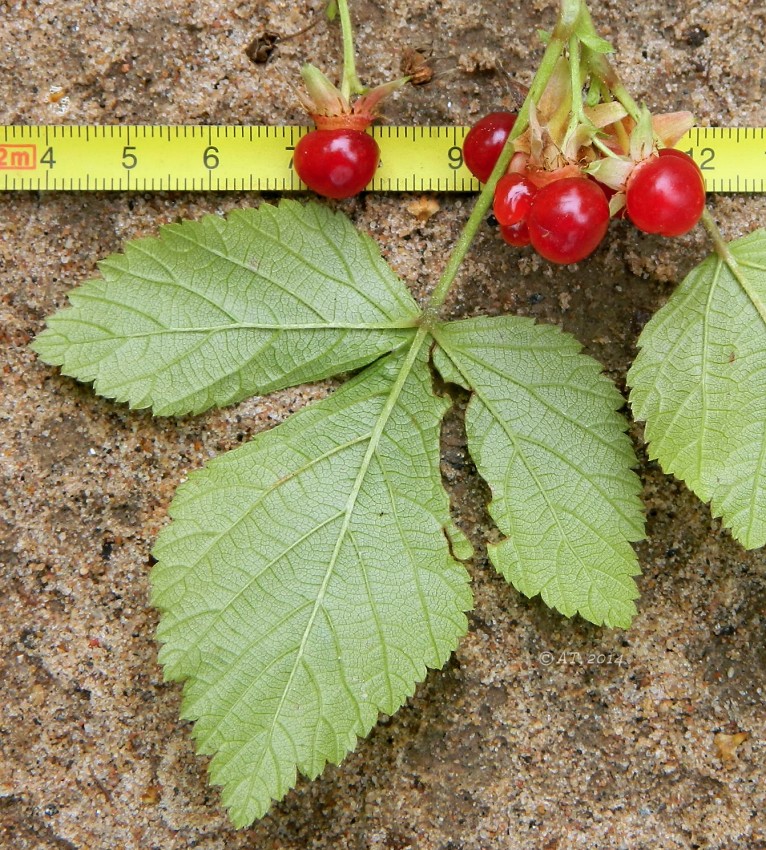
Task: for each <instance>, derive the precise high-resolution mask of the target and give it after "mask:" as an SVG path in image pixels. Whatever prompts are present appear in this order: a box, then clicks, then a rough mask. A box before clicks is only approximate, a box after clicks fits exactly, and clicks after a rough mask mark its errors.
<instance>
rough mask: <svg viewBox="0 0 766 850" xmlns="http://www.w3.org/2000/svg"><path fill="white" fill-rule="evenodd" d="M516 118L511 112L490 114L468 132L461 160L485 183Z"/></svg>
mask: <svg viewBox="0 0 766 850" xmlns="http://www.w3.org/2000/svg"><path fill="white" fill-rule="evenodd" d="M515 123H516V116H515V115H514V114H513V113H512V112H490V113H489V115H485V116H484V117H483V118H481V119H479V120H478V121H477V122H476V123H475V124H474V125H473V127H471V129H470V130H469V131H468V134H467V135H466V137H465V141H464V142H463V160H464V161H465V164H466V167H467V168H468V170H469V171H470V172H471V174H473V176H474V177H476V178H477V179H478V180H481V182H482V183H486V182H487V180H489V175H490V174H492V169H493V168H494V167H495V163H496V162H497V160H498V157H499V156H500V151H501V150H502V149H503V146H504V145H505V140H506V139H507V138H508V136H509V135H510V132H511V130H512V129H513V125H514V124H515Z"/></svg>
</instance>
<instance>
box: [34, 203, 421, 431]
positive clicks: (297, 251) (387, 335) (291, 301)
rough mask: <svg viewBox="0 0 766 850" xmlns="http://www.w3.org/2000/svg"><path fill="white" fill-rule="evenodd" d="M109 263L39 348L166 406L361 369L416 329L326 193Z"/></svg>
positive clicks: (115, 390)
mask: <svg viewBox="0 0 766 850" xmlns="http://www.w3.org/2000/svg"><path fill="white" fill-rule="evenodd" d="M100 269H101V272H102V274H103V280H91V281H89V282H87V283H85V284H84V285H83V286H80V287H78V288H77V289H75V290H74V292H72V294H71V295H70V301H71V304H72V306H71V307H69V308H67V309H64V310H61V311H59V312H58V313H56V314H55V315H53V316H52V317H51V318H50V319H49V320H48V328H47V330H45V331H44V332H43V333H42V334H41V335H40V336H39V337H38V338H37V340H36V341H35V343H34V348H35V350H36V351H37V352H38V353H39V354H40V356H41V357H42V358H43V359H44V360H45V361H47V362H48V363H51V364H55V365H60V366H61V367H62V371H63V372H64V374H66V375H71V376H73V377H75V378H78V379H79V380H82V381H93V382H94V384H95V389H96V392H98V393H100V394H101V395H104V396H108V397H109V398H115V399H117V400H118V401H127V402H128V403H129V404H130V405H131V406H132V407H139V408H140V407H150V406H151V407H152V408H153V409H154V412H155V413H156V414H160V415H168V414H181V413H187V412H190V411H191V412H199V411H202V410H205V409H207V408H209V407H212V406H214V405H218V406H220V405H225V404H229V403H231V402H234V401H238V400H240V399H242V398H245V397H247V396H249V395H253V394H263V393H268V392H271V391H272V390H275V389H279V388H281V387H285V386H290V385H293V384H299V383H304V382H307V381H314V380H318V379H320V378H324V377H328V376H330V375H335V374H338V373H339V372H343V371H346V370H350V369H354V368H357V367H359V366H362V365H364V364H366V363H369V362H371V361H372V360H374V359H375V358H377V357H379V356H380V355H381V354H385V353H387V352H389V351H391V350H393V349H394V348H396V347H397V346H399V345H401V344H402V343H403V342H405V341H406V340H407V339H408V338H410V337H411V336H412V333H413V332H412V330H411V327H412V325H413V324H414V320H415V318H416V317H417V315H418V308H417V305H416V304H415V302H414V301H413V300H412V297H411V296H410V294H409V292H408V291H407V288H406V287H405V286H404V284H403V283H402V282H401V281H400V280H399V279H398V278H397V277H396V275H395V274H394V273H393V272H392V271H391V269H390V268H389V267H388V266H387V265H386V264H385V263H384V262H383V260H382V259H381V257H380V255H379V253H378V249H377V247H376V246H375V244H374V243H373V242H372V240H371V239H369V238H368V237H366V236H363V235H361V234H360V233H359V232H358V231H356V230H355V229H354V227H353V226H352V224H351V222H350V221H349V220H348V219H347V218H346V217H345V216H343V215H339V214H334V213H332V212H330V211H329V210H328V209H327V208H325V207H323V206H320V205H318V204H314V203H310V204H307V205H305V206H303V205H300V204H298V203H296V202H293V201H283V202H282V203H281V204H280V205H279V207H273V206H270V205H268V204H264V205H262V206H261V207H260V208H258V209H256V210H253V209H248V210H240V211H237V212H233V213H231V215H230V216H229V217H228V219H223V218H221V217H218V216H208V217H206V218H204V219H203V220H202V221H199V222H184V223H183V224H174V225H168V226H166V227H163V228H162V230H161V235H160V236H159V238H151V239H139V240H137V241H134V242H130V243H128V244H127V245H126V247H125V252H124V254H116V255H113V256H112V257H110V258H109V259H107V260H105V261H104V262H102V263H101V264H100Z"/></svg>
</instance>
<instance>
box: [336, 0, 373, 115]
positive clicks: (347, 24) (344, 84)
mask: <svg viewBox="0 0 766 850" xmlns="http://www.w3.org/2000/svg"><path fill="white" fill-rule="evenodd" d="M336 2H337V8H338V16H339V17H340V30H341V37H342V39H343V75H342V77H341V83H340V92H341V94H342V95H343V97H345V98H346V99H348V98H349V97H351V95H352V94H364V93H365V92H366V91H367V88H366V87H365V86H363V85H362V83H361V81H360V79H359V76H358V75H357V73H356V53H355V51H354V30H353V27H352V26H351V14H350V13H349V10H348V2H347V0H336Z"/></svg>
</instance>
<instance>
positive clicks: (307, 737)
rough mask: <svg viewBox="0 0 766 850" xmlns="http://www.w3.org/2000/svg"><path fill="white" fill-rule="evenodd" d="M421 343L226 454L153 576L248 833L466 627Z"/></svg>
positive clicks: (178, 661) (193, 714)
mask: <svg viewBox="0 0 766 850" xmlns="http://www.w3.org/2000/svg"><path fill="white" fill-rule="evenodd" d="M425 348H426V346H425V345H422V336H420V337H418V338H417V340H416V341H415V343H414V344H413V346H412V347H411V348H410V354H408V356H407V357H405V355H403V354H401V353H399V354H394V355H391V356H389V357H387V358H385V359H384V360H382V361H380V362H378V363H376V364H374V365H373V366H370V367H368V369H367V370H366V371H364V372H363V373H361V374H360V375H359V376H357V377H356V378H355V379H354V380H352V381H350V382H349V383H347V384H344V385H343V386H342V387H341V388H340V389H338V390H337V391H336V392H335V393H334V394H333V395H332V396H330V397H329V398H328V399H326V400H324V401H321V402H319V403H318V404H314V405H311V406H310V407H308V408H304V409H303V410H301V411H300V412H298V413H296V414H294V415H293V416H291V417H290V418H289V419H288V420H287V421H286V422H285V423H283V424H282V425H279V426H278V427H276V428H274V429H272V430H270V431H267V432H265V433H262V434H259V435H258V436H257V437H256V438H255V439H254V440H253V441H252V442H251V443H250V444H248V445H246V446H243V447H242V448H239V449H237V450H235V451H232V452H229V453H228V454H225V455H223V456H222V457H220V458H217V459H216V460H213V461H212V462H211V463H209V464H208V465H207V466H206V467H205V468H204V469H203V470H201V471H199V472H197V473H194V474H193V475H192V476H191V477H190V479H189V481H188V482H187V483H186V484H184V485H183V486H182V487H180V488H179V491H178V494H177V496H176V498H175V500H174V501H173V504H172V506H171V511H170V512H171V515H172V517H173V522H172V524H171V525H170V526H169V527H168V528H167V529H166V530H165V531H164V532H163V533H162V534H161V535H160V538H159V540H158V542H157V545H156V549H155V552H154V554H155V556H156V557H157V558H158V561H159V563H158V564H157V565H156V566H155V568H154V570H153V571H152V582H153V588H154V594H153V601H154V604H156V605H157V606H158V607H159V608H160V609H161V610H162V611H163V616H162V622H161V625H160V628H159V639H160V640H161V641H162V642H163V644H164V645H163V647H162V651H161V661H162V663H163V664H164V666H165V672H166V675H167V677H168V678H170V679H182V680H186V687H185V691H184V695H185V696H184V705H183V715H184V717H186V718H190V719H192V720H194V721H195V729H194V736H195V738H196V741H197V745H198V748H199V751H200V752H202V753H214V754H215V756H214V758H213V760H212V763H211V766H210V774H211V780H212V781H213V782H214V783H216V784H221V785H223V786H224V790H223V800H224V803H225V804H226V805H227V806H228V807H229V808H230V810H231V818H232V820H233V822H234V823H235V824H236V825H238V826H242V825H246V824H248V823H250V822H251V821H253V820H254V819H255V818H258V817H260V816H262V815H263V814H264V813H265V812H266V810H267V809H268V808H269V806H270V804H271V801H272V799H279V798H281V797H282V796H283V795H284V794H285V793H286V792H287V791H288V790H289V789H290V788H291V787H292V785H293V784H294V783H295V778H296V769H297V770H299V771H300V772H301V773H304V774H305V775H307V776H309V777H315V776H317V775H318V774H319V773H320V772H321V770H322V769H323V767H324V765H325V763H326V762H328V761H329V762H333V763H337V762H339V761H340V760H341V759H342V758H343V757H344V755H345V754H346V753H347V752H348V751H349V750H352V749H354V747H355V746H356V740H357V736H359V735H366V734H367V732H368V731H369V730H370V728H371V727H372V725H373V724H374V723H375V721H376V719H377V715H378V712H381V711H383V712H386V713H392V712H394V711H395V710H396V709H397V708H398V707H399V706H400V705H401V704H402V703H403V702H404V700H405V699H406V698H407V697H408V696H409V695H410V694H412V693H413V690H414V687H415V684H416V683H417V682H418V681H420V680H422V679H423V678H424V676H425V674H426V668H427V667H440V666H442V665H443V664H444V662H445V661H446V660H447V658H448V656H449V654H450V653H451V652H452V650H453V649H454V648H455V646H456V644H457V642H458V639H459V638H460V637H461V636H462V635H463V634H464V632H465V631H466V625H467V624H466V618H465V616H464V613H463V612H464V611H466V610H467V609H468V608H470V607H471V594H470V590H469V587H468V576H467V573H466V571H465V569H464V568H463V567H462V566H461V565H460V564H459V563H457V562H456V561H455V560H454V559H453V558H452V557H451V556H450V552H449V547H448V544H447V538H446V536H445V535H447V534H448V535H449V536H450V538H451V539H452V538H454V539H455V540H456V541H457V543H458V548H460V549H461V550H462V551H463V552H465V549H466V544H467V541H466V540H465V538H462V537H461V535H460V534H459V532H457V530H456V529H455V528H454V527H453V526H452V524H451V521H450V518H449V512H448V503H447V497H446V494H445V492H444V490H443V488H442V485H441V478H440V474H439V427H440V421H441V418H442V415H443V413H444V410H445V408H446V407H447V406H448V403H447V402H446V401H444V400H443V399H438V398H436V397H435V396H434V395H433V393H432V391H431V386H430V374H429V370H428V364H427V362H426V356H425V353H424V352H425ZM418 349H421V351H420V353H417V350H418ZM416 353H417V357H413V355H415V354H416ZM465 554H468V553H467V552H465Z"/></svg>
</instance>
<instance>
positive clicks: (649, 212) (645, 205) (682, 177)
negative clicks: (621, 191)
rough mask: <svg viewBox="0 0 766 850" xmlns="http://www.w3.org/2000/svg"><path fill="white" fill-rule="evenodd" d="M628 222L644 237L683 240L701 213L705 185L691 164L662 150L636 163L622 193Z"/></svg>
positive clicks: (684, 156)
mask: <svg viewBox="0 0 766 850" xmlns="http://www.w3.org/2000/svg"><path fill="white" fill-rule="evenodd" d="M625 206H626V209H627V213H628V218H629V219H630V220H631V221H632V222H633V224H635V226H636V227H637V228H638V229H639V230H643V231H644V232H645V233H658V234H660V235H661V236H683V235H684V233H688V232H689V231H690V230H691V229H692V228H693V227H694V225H695V224H696V223H697V222H698V221H699V219H700V216H701V215H702V212H703V210H704V209H705V183H704V181H703V179H702V172H701V171H700V170H699V167H698V166H697V164H696V163H695V162H694V160H693V159H692V158H691V157H690V156H688V155H687V154H685V153H683V152H682V151H678V150H673V149H670V148H666V149H664V150H661V151H660V153H659V155H658V156H653V157H650V158H649V159H646V160H644V161H643V162H639V163H638V165H636V167H635V168H634V169H633V171H632V172H631V174H630V177H629V178H628V182H627V186H626V189H625Z"/></svg>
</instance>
